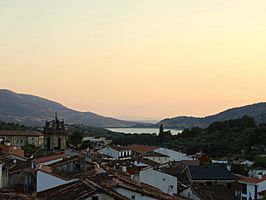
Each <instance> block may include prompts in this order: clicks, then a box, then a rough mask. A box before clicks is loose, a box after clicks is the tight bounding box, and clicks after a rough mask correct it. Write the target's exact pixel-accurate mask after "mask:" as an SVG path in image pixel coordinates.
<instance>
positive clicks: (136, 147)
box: [128, 144, 159, 154]
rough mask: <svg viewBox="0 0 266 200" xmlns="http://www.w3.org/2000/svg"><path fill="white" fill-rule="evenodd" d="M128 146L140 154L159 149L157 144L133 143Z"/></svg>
mask: <svg viewBox="0 0 266 200" xmlns="http://www.w3.org/2000/svg"><path fill="white" fill-rule="evenodd" d="M128 148H129V149H130V150H131V151H134V152H136V153H139V154H143V153H147V152H149V151H153V150H155V149H158V148H159V147H156V146H147V145H141V144H133V145H128Z"/></svg>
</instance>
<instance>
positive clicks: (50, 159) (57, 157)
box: [32, 153, 67, 169]
mask: <svg viewBox="0 0 266 200" xmlns="http://www.w3.org/2000/svg"><path fill="white" fill-rule="evenodd" d="M65 157H67V156H66V154H65V153H58V154H53V155H49V156H44V157H39V158H35V159H33V160H32V168H35V169H37V168H39V167H40V166H41V165H43V164H44V165H50V164H52V163H55V162H58V161H61V160H63V158H65Z"/></svg>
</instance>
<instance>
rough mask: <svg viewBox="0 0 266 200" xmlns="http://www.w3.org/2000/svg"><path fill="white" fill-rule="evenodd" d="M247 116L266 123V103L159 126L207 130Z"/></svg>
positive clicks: (177, 120) (169, 122)
mask: <svg viewBox="0 0 266 200" xmlns="http://www.w3.org/2000/svg"><path fill="white" fill-rule="evenodd" d="M245 115H248V116H250V117H253V118H254V119H255V121H256V123H258V124H259V123H266V103H265V102H263V103H256V104H252V105H247V106H242V107H238V108H232V109H228V110H226V111H223V112H220V113H218V114H215V115H210V116H207V117H202V118H200V117H186V116H180V117H174V118H168V119H163V120H161V121H160V122H158V124H157V125H159V124H163V125H164V126H165V127H167V128H178V129H184V128H191V127H196V126H198V127H200V128H205V127H207V126H208V125H210V124H211V123H213V122H215V121H225V120H228V119H237V118H241V117H243V116H245Z"/></svg>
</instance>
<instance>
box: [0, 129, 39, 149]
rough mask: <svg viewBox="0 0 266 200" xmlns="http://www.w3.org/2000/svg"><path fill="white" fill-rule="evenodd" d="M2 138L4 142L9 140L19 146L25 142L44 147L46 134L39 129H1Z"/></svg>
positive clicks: (0, 135) (0, 137) (0, 136)
mask: <svg viewBox="0 0 266 200" xmlns="http://www.w3.org/2000/svg"><path fill="white" fill-rule="evenodd" d="M0 139H1V140H2V141H1V142H2V143H4V142H9V143H11V144H12V145H13V146H17V147H22V146H24V145H25V144H31V145H34V146H36V147H43V140H44V135H43V133H41V132H37V131H17V130H0Z"/></svg>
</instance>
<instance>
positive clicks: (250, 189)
mask: <svg viewBox="0 0 266 200" xmlns="http://www.w3.org/2000/svg"><path fill="white" fill-rule="evenodd" d="M257 186H258V188H257V192H258V193H259V192H261V191H263V190H266V180H265V181H263V182H260V183H258V184H257ZM257 196H259V195H257ZM241 197H247V199H248V198H249V197H251V198H252V199H254V197H255V185H253V184H247V194H242V195H241Z"/></svg>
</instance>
